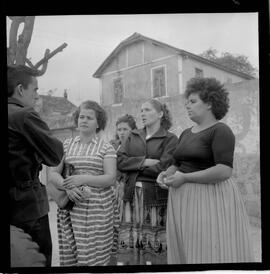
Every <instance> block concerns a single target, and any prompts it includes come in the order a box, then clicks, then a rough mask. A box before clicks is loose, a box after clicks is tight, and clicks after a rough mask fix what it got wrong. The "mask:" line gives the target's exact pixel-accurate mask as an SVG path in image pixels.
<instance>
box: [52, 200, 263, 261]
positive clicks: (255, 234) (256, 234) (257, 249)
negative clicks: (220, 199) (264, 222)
mask: <svg viewBox="0 0 270 274" xmlns="http://www.w3.org/2000/svg"><path fill="white" fill-rule="evenodd" d="M56 210H57V206H56V204H55V203H54V202H52V201H51V202H50V213H49V218H50V227H51V234H52V242H53V255H52V266H59V256H58V239H57V224H56ZM251 234H252V238H253V246H254V253H255V260H256V262H261V228H260V227H258V226H252V227H251Z"/></svg>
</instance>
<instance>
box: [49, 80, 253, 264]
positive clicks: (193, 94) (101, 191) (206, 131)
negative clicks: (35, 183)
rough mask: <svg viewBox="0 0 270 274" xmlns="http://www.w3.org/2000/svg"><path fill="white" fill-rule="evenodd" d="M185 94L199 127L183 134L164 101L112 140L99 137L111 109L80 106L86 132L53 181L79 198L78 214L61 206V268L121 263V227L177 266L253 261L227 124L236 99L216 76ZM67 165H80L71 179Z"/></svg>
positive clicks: (73, 142)
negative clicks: (173, 129) (174, 128)
mask: <svg viewBox="0 0 270 274" xmlns="http://www.w3.org/2000/svg"><path fill="white" fill-rule="evenodd" d="M185 98H186V109H187V112H188V115H189V118H190V119H191V120H192V121H193V122H194V126H192V127H191V128H188V129H186V130H184V131H183V132H182V134H181V135H180V137H179V138H177V137H176V135H174V134H173V133H171V132H170V131H169V129H170V127H171V125H172V120H171V115H170V113H169V110H168V108H167V106H166V104H162V103H160V102H159V101H158V100H156V99H150V100H147V101H146V102H145V103H143V104H142V106H141V119H142V124H143V127H142V128H141V129H137V128H136V123H135V121H134V119H133V118H132V116H130V115H126V116H123V117H121V118H120V119H119V120H118V121H117V123H116V128H117V139H116V140H114V141H112V142H106V141H104V140H103V138H101V136H99V132H100V131H101V130H103V129H105V126H106V120H107V118H106V113H105V111H104V110H103V109H102V108H101V107H100V106H99V105H98V104H97V103H95V102H92V101H87V102H84V103H82V104H81V106H80V107H79V109H78V111H77V114H76V115H75V120H76V122H77V125H78V129H79V135H78V136H77V137H75V138H70V139H67V140H66V141H65V142H64V150H65V156H64V158H63V160H62V162H61V163H60V165H59V166H58V167H56V168H53V170H52V171H51V173H50V183H53V184H54V185H55V186H57V187H58V188H60V189H65V190H66V192H67V195H68V197H69V198H70V199H71V200H72V201H74V202H75V205H74V207H73V208H72V209H71V210H66V209H60V208H58V216H57V219H58V238H59V253H60V265H61V266H71V265H77V266H81V265H108V264H110V263H113V262H112V258H113V256H112V254H113V252H114V254H115V252H116V249H117V242H119V239H118V236H119V235H118V233H119V224H120V221H121V222H125V223H131V224H132V227H131V229H132V233H133V234H132V235H133V238H132V241H133V243H131V246H132V247H133V248H140V247H141V248H146V249H147V248H148V249H152V250H155V251H158V252H159V253H161V252H162V251H164V252H165V254H166V253H167V263H169V264H192V263H233V262H252V261H254V257H253V250H252V244H251V239H250V235H249V221H248V217H247V214H246V211H245V207H244V204H243V201H242V199H241V195H240V193H239V191H238V188H237V185H236V184H235V182H234V181H233V180H232V179H231V174H232V168H233V153H234V146H235V137H234V135H233V133H232V131H231V129H230V128H229V127H228V126H227V125H226V124H224V123H222V122H220V121H219V120H221V119H222V118H223V117H224V116H225V115H226V113H227V111H228V108H229V99H228V93H227V92H226V91H225V90H224V88H223V86H222V85H221V84H220V83H219V82H218V81H217V80H215V79H214V78H194V79H191V80H190V82H189V83H188V84H187V89H186V93H185ZM174 118H175V119H177V117H174ZM64 163H70V164H73V165H74V172H73V174H72V175H71V176H69V177H67V178H66V179H64V178H63V177H62V176H61V171H62V169H63V165H64ZM115 182H116V183H115ZM119 211H120V217H119ZM149 231H152V232H153V233H152V234H151V233H149ZM150 234H151V235H154V238H153V237H152V238H151V237H150ZM147 235H148V236H147ZM156 243H158V246H156ZM114 263H115V262H114Z"/></svg>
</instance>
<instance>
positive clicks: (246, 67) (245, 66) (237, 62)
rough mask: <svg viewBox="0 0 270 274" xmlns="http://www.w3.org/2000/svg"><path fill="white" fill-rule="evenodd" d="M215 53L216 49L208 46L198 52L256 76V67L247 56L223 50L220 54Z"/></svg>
mask: <svg viewBox="0 0 270 274" xmlns="http://www.w3.org/2000/svg"><path fill="white" fill-rule="evenodd" d="M217 53H218V51H217V50H216V49H213V48H209V49H208V50H206V51H204V52H203V53H202V54H199V56H201V57H204V58H206V59H208V60H211V61H214V62H216V63H218V64H220V65H223V66H225V67H227V68H230V69H234V70H237V71H239V72H243V73H246V74H249V75H251V76H253V77H255V76H256V72H257V69H256V68H255V67H253V66H252V65H251V63H250V62H249V60H248V57H247V56H245V55H240V54H238V55H233V54H231V53H230V52H223V53H221V55H220V56H217Z"/></svg>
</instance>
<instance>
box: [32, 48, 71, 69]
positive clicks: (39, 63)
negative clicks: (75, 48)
mask: <svg viewBox="0 0 270 274" xmlns="http://www.w3.org/2000/svg"><path fill="white" fill-rule="evenodd" d="M66 46H67V43H63V44H62V45H61V46H59V47H58V48H57V49H55V50H54V51H52V52H51V53H50V54H48V55H46V53H45V57H44V58H42V59H41V60H40V61H39V62H37V63H36V64H35V68H36V69H38V68H39V67H40V66H41V65H42V64H43V63H45V62H48V60H49V59H50V58H52V57H53V56H54V55H55V54H57V53H58V52H60V51H62V50H63V49H64V48H65V47H66Z"/></svg>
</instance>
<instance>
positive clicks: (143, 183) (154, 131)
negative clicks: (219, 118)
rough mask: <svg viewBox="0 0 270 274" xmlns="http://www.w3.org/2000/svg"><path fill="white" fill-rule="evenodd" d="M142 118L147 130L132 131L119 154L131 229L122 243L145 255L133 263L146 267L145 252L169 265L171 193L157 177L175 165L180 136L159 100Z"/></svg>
mask: <svg viewBox="0 0 270 274" xmlns="http://www.w3.org/2000/svg"><path fill="white" fill-rule="evenodd" d="M141 118H142V123H143V126H144V127H143V128H141V129H135V130H132V131H131V132H130V134H129V135H128V137H127V139H126V141H125V142H124V143H123V144H122V145H121V147H120V149H119V150H118V153H117V156H118V158H117V163H118V169H119V170H120V171H121V172H123V173H125V174H126V181H125V187H124V196H123V201H124V220H123V221H124V223H125V225H126V226H128V225H129V226H130V238H129V239H128V240H127V242H125V240H122V244H123V245H124V246H129V247H131V248H132V247H134V248H135V250H136V251H137V253H136V254H137V255H138V253H141V255H142V256H138V257H136V256H135V257H134V258H138V259H137V260H136V259H135V260H134V262H130V263H131V264H145V260H148V259H147V258H146V257H145V258H144V256H143V253H144V254H145V255H148V256H150V254H152V255H151V259H149V260H152V262H153V261H155V262H156V263H166V261H167V259H166V239H165V233H166V230H165V224H166V206H167V196H168V191H167V190H163V189H161V188H160V187H159V186H158V184H157V183H156V178H157V175H158V174H159V173H160V172H161V171H163V170H166V168H168V167H169V165H170V164H171V163H172V162H171V161H172V153H173V151H174V149H175V146H176V143H177V137H176V135H174V134H173V133H171V132H169V131H168V129H169V128H170V127H171V117H170V113H169V110H168V109H167V106H166V104H162V103H160V102H159V101H158V100H156V99H150V100H148V101H146V102H145V103H143V104H142V106H141ZM120 238H121V237H120ZM146 251H148V252H146ZM139 258H143V259H142V261H140V260H139ZM164 258H165V261H164Z"/></svg>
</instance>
